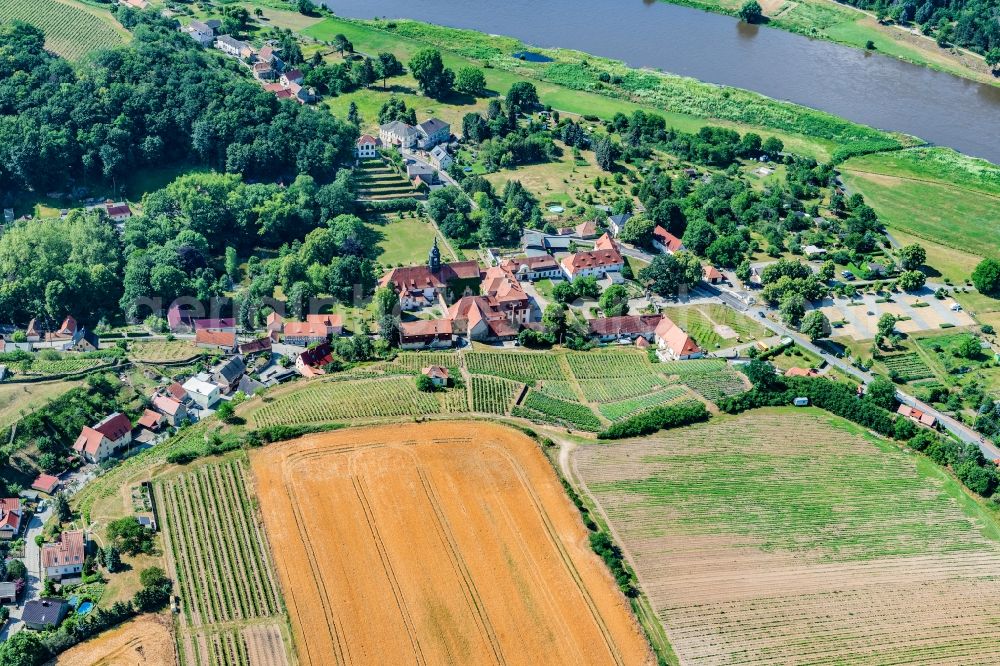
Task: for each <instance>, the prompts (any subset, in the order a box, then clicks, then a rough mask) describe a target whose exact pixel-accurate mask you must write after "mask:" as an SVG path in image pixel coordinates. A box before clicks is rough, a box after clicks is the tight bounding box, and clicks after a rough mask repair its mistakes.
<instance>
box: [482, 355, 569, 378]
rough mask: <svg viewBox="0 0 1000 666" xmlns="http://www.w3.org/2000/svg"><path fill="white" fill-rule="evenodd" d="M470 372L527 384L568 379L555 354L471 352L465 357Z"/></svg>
mask: <svg viewBox="0 0 1000 666" xmlns="http://www.w3.org/2000/svg"><path fill="white" fill-rule="evenodd" d="M465 365H466V367H468V368H469V372H472V373H475V374H480V375H492V376H494V377H506V378H507V379H513V380H516V381H519V382H525V383H527V384H531V383H534V382H535V380H537V379H566V377H565V375H564V374H563V370H562V368H561V367H560V365H559V358H558V357H557V356H555V355H553V354H532V353H511V352H508V353H504V352H469V353H467V354H466V355H465Z"/></svg>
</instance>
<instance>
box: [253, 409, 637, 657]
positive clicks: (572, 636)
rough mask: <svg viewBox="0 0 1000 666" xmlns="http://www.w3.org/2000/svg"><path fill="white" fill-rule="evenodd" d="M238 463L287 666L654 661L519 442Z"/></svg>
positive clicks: (458, 429)
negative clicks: (278, 591) (274, 584)
mask: <svg viewBox="0 0 1000 666" xmlns="http://www.w3.org/2000/svg"><path fill="white" fill-rule="evenodd" d="M251 462H252V466H253V472H254V477H255V480H256V485H257V495H258V497H259V500H260V505H261V513H262V514H263V516H264V522H265V526H266V530H267V533H268V538H269V541H270V542H271V544H272V546H273V548H274V554H275V559H276V564H277V568H278V572H279V576H280V579H281V585H282V588H283V591H284V596H285V603H286V605H287V608H288V612H289V615H290V617H291V621H292V626H293V633H294V636H295V643H296V647H297V652H298V658H299V661H300V663H302V664H316V665H319V664H322V665H324V666H325V665H327V664H338V663H339V664H346V663H352V664H388V663H414V662H416V663H422V664H493V663H497V664H539V663H545V664H623V665H624V664H629V665H631V664H651V663H653V659H652V654H651V652H650V650H649V647H648V644H647V642H646V640H645V638H644V636H643V635H642V633H641V631H640V629H639V627H638V624H637V623H636V621H635V619H634V616H633V615H632V614H631V611H630V609H629V606H628V602H627V600H626V599H625V598H624V596H623V595H622V594H621V593H620V592H619V590H618V589H617V587H616V586H615V584H614V581H613V579H612V578H611V576H610V574H609V573H608V572H607V570H606V569H605V567H604V564H603V563H602V562H601V561H600V560H599V559H598V558H597V556H596V555H594V553H593V552H592V551H591V550H590V549H589V546H588V543H587V531H586V529H585V528H584V526H583V524H582V522H581V520H580V517H579V514H577V513H576V510H575V508H574V507H573V505H572V504H571V503H570V502H569V500H568V499H567V497H566V496H565V494H564V491H563V489H562V487H561V485H560V484H559V481H558V479H557V478H556V475H555V472H554V471H553V469H552V468H551V466H550V464H549V463H548V461H547V460H546V459H545V457H544V456H543V455H542V453H541V452H540V451H539V449H538V448H537V445H536V444H535V443H534V442H533V441H531V440H530V439H528V438H527V437H525V436H524V435H522V434H520V433H518V432H515V431H513V430H509V429H507V428H503V427H501V426H498V425H493V424H485V423H470V422H462V423H457V422H437V423H426V424H405V425H392V426H380V427H374V428H364V429H351V430H342V431H338V432H333V433H325V434H322V435H313V436H309V437H305V438H303V439H300V440H296V441H294V442H289V443H285V444H281V445H275V446H271V447H267V448H265V449H262V450H259V451H255V452H253V453H252V454H251Z"/></svg>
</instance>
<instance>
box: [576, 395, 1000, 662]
mask: <svg viewBox="0 0 1000 666" xmlns="http://www.w3.org/2000/svg"><path fill="white" fill-rule="evenodd" d="M573 455H574V457H573V459H572V462H573V466H574V470H575V475H576V476H577V478H579V479H581V480H582V481H583V483H584V484H585V486H586V488H587V490H588V492H589V493H590V494H591V495H592V496H594V497H595V498H596V499H597V501H598V503H599V505H600V507H601V508H602V510H603V511H604V512H605V513H606V515H607V516H608V518H609V521H610V523H611V525H612V527H613V529H614V531H615V532H616V533H617V535H618V541H619V543H620V544H622V545H623V547H624V549H625V550H626V551H627V554H628V555H629V556H630V558H631V560H632V562H633V563H634V565H635V567H636V570H637V575H638V577H639V581H640V585H641V586H642V588H643V590H644V591H645V592H646V593H647V594H648V596H649V598H650V601H651V602H652V604H653V607H654V609H655V610H656V613H657V615H658V616H659V617H660V620H661V621H662V622H663V624H664V627H665V628H666V631H667V634H668V636H669V638H670V642H671V644H672V645H673V647H674V650H675V651H676V652H677V654H678V656H679V657H680V659H681V660H682V663H686V664H741V665H746V664H866V665H867V664H988V663H989V664H996V663H1000V641H998V640H997V632H998V622H1000V604H998V602H997V599H1000V544H998V542H997V541H996V538H997V533H998V530H997V526H996V524H995V523H993V522H992V520H991V519H990V518H989V517H988V516H986V515H985V514H983V513H981V510H980V509H979V508H978V506H976V505H974V504H973V503H972V502H971V500H969V499H968V498H966V497H965V496H964V495H962V494H961V491H960V490H959V489H958V488H957V485H956V484H955V482H954V481H952V480H951V479H949V478H948V477H946V476H945V475H944V474H943V473H942V472H941V471H940V470H939V469H937V468H935V467H934V466H933V465H932V463H930V462H929V461H928V460H926V459H923V458H919V457H918V456H916V455H915V454H907V453H904V452H902V451H900V450H898V449H896V448H895V447H893V446H892V445H890V444H889V443H887V442H884V441H880V440H877V439H876V438H874V437H873V436H871V435H869V434H867V433H864V432H862V431H861V430H860V429H859V428H857V427H856V426H854V425H853V424H850V423H848V422H846V421H843V420H841V419H838V418H836V417H833V416H831V415H829V414H827V413H825V412H821V411H819V410H813V409H800V410H794V409H793V408H781V409H767V410H755V411H752V412H749V413H746V414H743V415H741V416H738V417H719V418H718V419H715V420H713V421H712V422H710V423H706V424H700V425H696V426H692V427H686V428H680V429H677V430H673V431H669V432H664V433H661V434H659V435H658V436H656V437H653V438H648V439H642V440H632V441H626V442H621V443H617V444H614V445H599V446H585V447H579V448H578V449H576V450H575V451H574V454H573ZM960 502H962V503H963V505H960ZM963 506H964V508H963Z"/></svg>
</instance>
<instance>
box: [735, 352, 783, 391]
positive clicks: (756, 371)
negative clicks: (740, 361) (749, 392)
mask: <svg viewBox="0 0 1000 666" xmlns="http://www.w3.org/2000/svg"><path fill="white" fill-rule="evenodd" d="M743 374H745V375H746V376H747V379H749V380H750V383H751V384H753V386H754V388H758V389H762V390H767V389H769V388H771V387H773V386H775V385H776V384H777V383H778V376H777V375H775V374H774V366H773V365H771V364H770V363H768V362H767V361H763V360H761V359H759V358H755V359H751V360H750V362H749V363H747V364H746V365H744V366H743Z"/></svg>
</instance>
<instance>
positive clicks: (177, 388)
mask: <svg viewBox="0 0 1000 666" xmlns="http://www.w3.org/2000/svg"><path fill="white" fill-rule="evenodd" d="M167 393H169V394H170V395H171V396H172V397H173V398H174V399H175V400H177V401H179V402H184V401H185V400H187V399H188V394H187V391H185V390H184V387H183V386H181V383H180V382H174V383H173V384H171V385H170V386H168V387H167Z"/></svg>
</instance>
